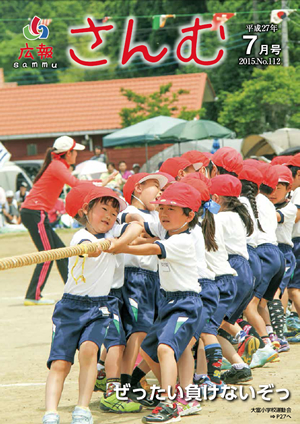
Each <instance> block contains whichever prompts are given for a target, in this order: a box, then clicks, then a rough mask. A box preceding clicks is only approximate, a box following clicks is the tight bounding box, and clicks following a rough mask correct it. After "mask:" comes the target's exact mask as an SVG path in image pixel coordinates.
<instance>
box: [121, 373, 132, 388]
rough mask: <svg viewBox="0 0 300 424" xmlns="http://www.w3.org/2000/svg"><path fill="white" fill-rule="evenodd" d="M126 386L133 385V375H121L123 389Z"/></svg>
mask: <svg viewBox="0 0 300 424" xmlns="http://www.w3.org/2000/svg"><path fill="white" fill-rule="evenodd" d="M125 384H131V375H129V374H121V386H122V387H123V386H125Z"/></svg>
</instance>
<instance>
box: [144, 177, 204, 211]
mask: <svg viewBox="0 0 300 424" xmlns="http://www.w3.org/2000/svg"><path fill="white" fill-rule="evenodd" d="M151 203H155V204H158V205H171V206H179V207H181V208H189V209H191V210H192V211H194V212H198V210H199V208H200V206H201V194H200V193H199V191H198V190H196V189H195V188H194V187H191V186H190V185H188V184H184V183H181V182H176V183H174V184H171V185H169V187H167V188H166V189H165V191H164V192H163V194H162V195H161V197H160V198H159V199H158V200H156V201H154V202H151Z"/></svg>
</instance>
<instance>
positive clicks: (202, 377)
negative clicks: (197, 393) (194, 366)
mask: <svg viewBox="0 0 300 424" xmlns="http://www.w3.org/2000/svg"><path fill="white" fill-rule="evenodd" d="M206 377H207V375H206V374H197V373H196V372H195V374H194V378H195V380H201V379H204V378H206Z"/></svg>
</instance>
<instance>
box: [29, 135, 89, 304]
mask: <svg viewBox="0 0 300 424" xmlns="http://www.w3.org/2000/svg"><path fill="white" fill-rule="evenodd" d="M84 148H85V147H84V146H83V145H82V144H78V143H76V142H75V141H74V140H73V139H72V138H70V137H67V136H62V137H59V138H58V139H56V140H55V142H54V144H53V147H50V148H49V149H48V150H47V152H46V157H45V161H44V163H43V166H42V168H41V170H40V172H39V173H38V174H37V176H36V178H35V180H34V183H33V187H32V189H31V190H30V192H29V193H28V195H27V197H26V199H25V201H24V203H23V205H22V209H21V218H22V223H23V224H24V225H25V227H26V228H27V229H28V231H29V233H30V235H31V238H32V240H33V242H34V244H35V245H36V247H37V249H38V250H39V251H41V250H50V249H56V248H59V247H65V245H64V243H63V242H62V240H61V239H60V238H59V237H58V235H57V234H56V233H55V232H54V230H53V229H52V227H51V225H50V222H49V219H48V212H49V211H50V210H51V209H53V207H54V205H55V202H56V200H57V199H58V197H59V195H60V193H61V191H62V189H63V186H64V185H65V184H68V185H69V186H71V187H75V186H76V185H78V184H82V183H84V182H83V181H80V180H78V179H77V178H75V177H73V175H71V173H70V171H69V167H70V165H72V164H75V162H76V157H77V150H83V149H84ZM56 263H57V267H58V270H59V273H60V275H61V277H62V279H63V281H64V282H66V281H67V276H68V259H60V260H58V261H56ZM52 265H53V262H52V261H49V262H44V263H42V264H38V265H37V266H36V268H35V270H34V273H33V276H32V278H31V281H30V284H29V287H28V289H27V293H26V296H25V301H24V305H25V306H31V305H51V304H53V303H54V300H49V299H48V300H47V299H43V298H42V297H41V292H42V290H43V288H44V287H45V284H46V281H47V278H48V276H49V273H50V270H51V268H52Z"/></svg>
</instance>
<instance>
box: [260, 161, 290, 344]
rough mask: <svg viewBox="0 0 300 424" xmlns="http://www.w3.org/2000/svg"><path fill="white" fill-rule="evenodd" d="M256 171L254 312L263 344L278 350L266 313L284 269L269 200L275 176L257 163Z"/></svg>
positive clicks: (267, 166) (269, 166)
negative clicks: (259, 179) (262, 324)
mask: <svg viewBox="0 0 300 424" xmlns="http://www.w3.org/2000/svg"><path fill="white" fill-rule="evenodd" d="M259 166H260V167H259V169H260V171H261V173H262V175H263V181H262V184H261V185H260V189H259V191H260V192H259V194H258V195H257V197H256V202H257V208H258V216H259V222H260V224H261V227H262V230H261V229H260V228H258V232H257V248H256V252H257V254H258V256H259V258H260V261H261V270H262V273H261V281H260V284H259V286H257V287H256V288H255V296H256V297H257V298H258V299H260V302H259V305H258V311H259V313H260V315H261V316H262V317H263V319H264V321H265V324H266V327H267V331H268V333H269V336H268V337H266V336H263V337H262V339H263V341H264V342H265V343H266V344H271V343H272V344H273V346H275V347H276V348H280V343H279V342H278V341H277V340H276V339H275V336H274V333H273V329H272V326H271V319H270V316H269V312H268V310H267V308H266V307H267V302H268V301H271V300H273V298H274V295H275V293H276V290H277V289H278V287H279V284H280V282H281V280H282V277H283V275H284V270H285V261H284V257H283V254H282V253H281V251H280V250H279V249H278V245H277V236H276V229H277V217H276V210H275V207H274V205H273V204H272V202H271V201H270V200H269V197H270V196H271V195H272V193H273V192H274V190H275V189H276V186H277V183H278V175H277V173H276V172H274V166H271V165H269V164H266V163H264V164H262V165H261V164H260V165H259Z"/></svg>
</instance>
